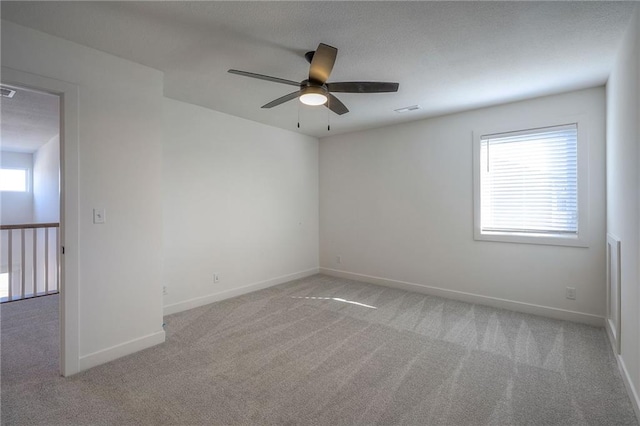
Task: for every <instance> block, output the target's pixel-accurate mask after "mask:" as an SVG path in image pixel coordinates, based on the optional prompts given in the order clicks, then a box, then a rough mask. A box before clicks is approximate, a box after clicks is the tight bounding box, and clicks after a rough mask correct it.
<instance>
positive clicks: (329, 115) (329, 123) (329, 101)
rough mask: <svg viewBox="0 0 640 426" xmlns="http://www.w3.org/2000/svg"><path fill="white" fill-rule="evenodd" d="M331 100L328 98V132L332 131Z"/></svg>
mask: <svg viewBox="0 0 640 426" xmlns="http://www.w3.org/2000/svg"><path fill="white" fill-rule="evenodd" d="M330 107H331V98H329V97H327V132H330V131H331V108H330Z"/></svg>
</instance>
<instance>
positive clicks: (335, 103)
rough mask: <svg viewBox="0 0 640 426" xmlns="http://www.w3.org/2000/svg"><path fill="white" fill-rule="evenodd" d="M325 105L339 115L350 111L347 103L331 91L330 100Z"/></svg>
mask: <svg viewBox="0 0 640 426" xmlns="http://www.w3.org/2000/svg"><path fill="white" fill-rule="evenodd" d="M324 106H326V107H327V108H329V109H330V110H331V111H333V112H335V113H336V114H338V115H342V114H346V113H348V112H349V108H347V107H346V106H345V104H343V103H342V102H340V99H338V98H336V97H335V96H333V95H332V94H331V93H329V100H328V101H327V102H326V103H325V104H324Z"/></svg>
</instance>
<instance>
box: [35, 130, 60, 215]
mask: <svg viewBox="0 0 640 426" xmlns="http://www.w3.org/2000/svg"><path fill="white" fill-rule="evenodd" d="M59 220H60V137H59V136H54V137H53V138H52V139H51V140H50V141H49V142H47V143H46V144H44V145H42V146H41V147H40V148H39V149H38V150H37V151H36V152H35V153H34V154H33V221H34V222H36V223H56V222H58V221H59Z"/></svg>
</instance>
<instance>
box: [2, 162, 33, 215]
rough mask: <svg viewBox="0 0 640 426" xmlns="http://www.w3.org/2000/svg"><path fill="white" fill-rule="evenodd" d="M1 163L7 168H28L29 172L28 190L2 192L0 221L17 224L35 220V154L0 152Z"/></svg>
mask: <svg viewBox="0 0 640 426" xmlns="http://www.w3.org/2000/svg"><path fill="white" fill-rule="evenodd" d="M0 164H1V166H2V167H3V168H7V169H14V168H15V169H26V170H27V173H28V174H29V178H28V181H29V188H28V191H27V192H11V191H2V192H0V206H1V207H0V209H1V210H0V223H2V224H3V225H17V224H23V223H31V222H32V221H33V155H32V154H29V153H23V152H7V151H3V152H2V153H0Z"/></svg>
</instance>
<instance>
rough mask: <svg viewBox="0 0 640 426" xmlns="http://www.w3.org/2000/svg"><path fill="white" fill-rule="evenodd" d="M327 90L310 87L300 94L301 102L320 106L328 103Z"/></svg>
mask: <svg viewBox="0 0 640 426" xmlns="http://www.w3.org/2000/svg"><path fill="white" fill-rule="evenodd" d="M327 99H328V98H327V90H326V89H325V88H323V87H318V86H308V87H305V88H303V89H302V91H301V93H300V102H302V103H303V104H305V105H311V106H318V105H324V104H325V103H327Z"/></svg>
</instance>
